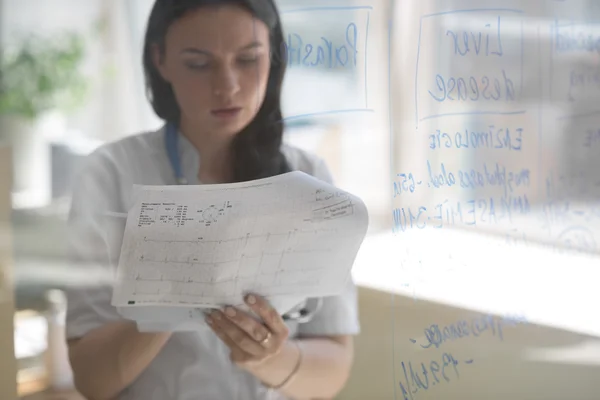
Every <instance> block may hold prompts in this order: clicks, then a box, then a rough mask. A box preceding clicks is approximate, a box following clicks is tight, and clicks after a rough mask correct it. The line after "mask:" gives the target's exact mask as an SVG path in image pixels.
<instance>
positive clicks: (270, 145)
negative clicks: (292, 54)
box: [143, 0, 290, 182]
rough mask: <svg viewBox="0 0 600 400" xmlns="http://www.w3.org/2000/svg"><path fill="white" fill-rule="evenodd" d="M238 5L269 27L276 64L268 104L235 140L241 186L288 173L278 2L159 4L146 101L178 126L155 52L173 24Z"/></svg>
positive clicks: (152, 24)
mask: <svg viewBox="0 0 600 400" xmlns="http://www.w3.org/2000/svg"><path fill="white" fill-rule="evenodd" d="M226 4H231V5H238V6H241V7H243V8H245V9H246V10H248V11H249V12H251V13H252V14H253V15H254V16H255V17H256V18H258V19H259V20H261V21H262V22H264V23H265V24H266V25H267V27H269V30H270V43H271V46H270V47H271V57H270V58H271V59H270V63H271V66H270V70H269V78H268V83H267V89H266V94H265V98H264V101H263V104H262V106H261V108H260V110H259V111H258V113H257V115H256V116H255V117H254V119H253V120H252V121H251V122H250V123H249V124H248V126H246V127H245V128H244V129H242V131H241V132H239V133H238V134H237V135H236V137H235V139H234V140H233V143H232V146H233V181H234V182H242V181H248V180H252V179H259V178H265V177H269V176H273V175H279V174H282V173H285V172H289V171H290V168H289V166H288V163H287V162H286V160H285V157H284V156H283V154H282V153H281V143H282V136H283V128H284V124H283V118H282V114H281V87H282V84H283V77H284V74H285V69H286V59H287V54H278V53H281V52H286V49H285V48H284V47H282V46H279V44H280V43H283V42H284V39H283V29H282V26H281V20H280V17H279V12H278V10H277V7H276V5H275V3H274V0H156V1H155V3H154V7H153V8H152V11H151V13H150V17H149V19H148V27H147V30H146V37H145V43H144V54H143V63H144V70H145V75H146V88H147V95H148V99H149V100H150V103H151V104H152V108H154V111H155V112H156V114H157V115H158V116H159V117H160V118H162V119H163V120H165V121H167V122H171V123H175V124H179V118H180V113H181V111H180V108H179V105H178V104H177V100H176V98H175V94H174V92H173V88H172V87H171V84H169V83H168V82H167V81H165V80H164V79H163V78H162V76H161V75H160V73H159V72H158V70H157V68H156V66H155V65H154V62H153V58H152V46H153V45H154V44H158V45H160V46H164V44H165V36H166V33H167V30H168V28H169V27H170V26H171V24H172V23H173V22H174V21H176V20H178V19H179V18H181V17H183V16H184V14H186V13H188V12H190V11H192V10H195V9H197V8H200V7H203V6H215V5H226Z"/></svg>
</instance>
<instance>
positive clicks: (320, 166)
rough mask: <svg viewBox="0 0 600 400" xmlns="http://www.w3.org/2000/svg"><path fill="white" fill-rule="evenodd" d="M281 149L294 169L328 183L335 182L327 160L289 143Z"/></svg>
mask: <svg viewBox="0 0 600 400" xmlns="http://www.w3.org/2000/svg"><path fill="white" fill-rule="evenodd" d="M281 151H282V153H283V155H284V156H285V158H286V160H287V162H288V164H289V166H290V168H291V169H292V170H294V171H302V172H304V173H307V174H309V175H312V176H314V177H315V178H317V179H320V180H322V181H325V182H327V183H332V182H333V179H332V176H331V172H330V171H329V168H328V167H327V164H326V162H325V160H324V159H323V158H322V157H320V156H318V155H317V154H315V153H312V152H310V151H308V150H304V149H301V148H299V147H296V146H293V145H290V144H287V143H284V144H283V145H282V146H281Z"/></svg>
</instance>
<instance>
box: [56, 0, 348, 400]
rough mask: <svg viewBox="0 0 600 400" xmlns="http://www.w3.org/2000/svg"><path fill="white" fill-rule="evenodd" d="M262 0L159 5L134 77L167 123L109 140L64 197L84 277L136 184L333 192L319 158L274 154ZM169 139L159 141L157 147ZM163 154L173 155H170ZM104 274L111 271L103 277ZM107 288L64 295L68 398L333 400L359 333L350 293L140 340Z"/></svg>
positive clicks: (102, 257)
mask: <svg viewBox="0 0 600 400" xmlns="http://www.w3.org/2000/svg"><path fill="white" fill-rule="evenodd" d="M282 43H283V33H282V27H281V22H280V19H279V16H278V12H277V9H276V7H275V5H274V3H273V0H237V1H235V0H229V1H227V0H222V1H219V0H157V1H156V3H155V5H154V8H153V10H152V12H151V15H150V19H149V22H148V30H147V34H146V41H145V48H144V67H145V70H146V77H147V83H148V89H149V94H150V100H151V102H152V105H153V107H154V110H155V111H156V113H157V114H158V116H159V117H161V118H162V119H163V120H164V121H165V122H166V125H165V127H163V128H162V129H160V130H158V131H156V132H148V133H142V134H138V135H134V136H130V137H127V138H125V139H122V140H119V141H117V142H114V143H110V144H107V145H105V146H103V147H101V148H100V149H98V150H97V151H95V152H94V153H93V154H92V155H90V156H89V157H88V159H87V162H86V165H85V167H84V168H83V169H82V171H80V173H79V178H78V180H77V184H76V187H75V191H74V195H73V203H72V210H71V214H70V221H71V228H72V230H71V232H72V234H71V236H70V242H71V248H72V250H73V255H74V257H75V260H76V261H77V262H78V264H80V265H85V267H86V268H92V267H97V268H104V271H105V272H106V273H107V274H108V275H110V274H112V271H114V268H115V265H116V264H117V262H118V257H119V251H120V245H121V241H122V235H123V223H122V222H119V223H118V224H117V225H118V226H117V227H115V221H116V220H115V219H114V218H113V219H112V220H111V218H110V217H107V215H109V214H111V213H124V212H127V210H128V209H129V207H130V206H131V205H132V199H131V191H132V185H133V184H147V185H169V184H177V183H184V182H185V181H187V183H190V184H200V183H225V182H235V181H247V180H252V179H256V178H261V177H267V176H273V175H277V174H281V173H285V172H287V171H290V170H301V171H304V172H306V173H309V174H312V175H313V176H315V177H317V178H319V179H322V180H324V181H329V182H331V177H330V174H329V172H328V170H327V168H326V166H325V164H324V163H323V161H322V160H321V159H319V158H317V157H315V156H313V155H311V154H309V153H306V152H304V151H301V150H299V149H297V148H293V147H289V146H285V145H282V132H283V126H282V122H281V110H280V95H281V86H282V80H283V75H284V70H285V59H286V54H285V46H281V44H282ZM168 138H170V139H168ZM169 146H171V147H170V149H171V151H168V150H167V147H169ZM111 276H112V275H111ZM111 294H112V289H111V283H110V282H106V283H105V284H104V283H102V284H97V285H95V286H93V287H89V286H87V287H78V288H76V289H72V290H69V292H68V297H69V308H68V313H67V336H68V340H69V355H70V361H71V365H72V368H73V371H74V378H75V384H76V387H77V388H78V390H79V391H80V392H81V393H82V394H84V395H85V396H86V397H88V398H89V399H93V400H103V399H113V398H117V399H136V400H138V399H139V400H150V399H157V400H158V399H160V400H188V399H189V400H192V399H194V400H213V399H214V400H217V399H218V400H223V399H248V400H250V399H267V398H281V399H283V398H296V399H314V398H332V397H334V396H335V395H336V393H338V392H339V391H340V390H341V389H342V387H343V386H344V384H345V382H346V380H347V378H348V374H349V370H350V367H351V364H352V359H353V347H352V346H353V344H352V335H355V334H357V333H358V331H359V324H358V317H357V305H356V289H355V287H354V285H352V284H349V286H348V288H347V291H346V292H345V293H344V294H343V295H341V296H334V297H326V298H323V299H321V302H320V304H321V307H320V308H319V310H318V312H316V313H315V314H314V315H313V317H312V319H310V320H308V319H305V320H303V319H293V318H292V319H290V320H285V321H284V318H282V316H280V315H278V314H277V313H276V312H275V311H274V310H273V309H272V308H271V307H270V305H269V304H268V303H267V302H266V301H265V300H264V299H262V298H261V297H260V296H258V295H253V296H249V297H248V298H247V303H248V305H250V307H251V308H252V309H253V310H254V311H255V312H256V313H258V314H259V315H261V316H262V317H263V320H264V321H265V322H264V324H262V323H258V322H256V321H255V320H254V319H251V318H250V317H249V316H247V315H246V314H244V313H243V312H242V311H240V310H234V309H230V308H228V309H224V310H220V311H216V312H214V313H213V314H211V315H210V317H208V318H207V321H206V326H205V329H199V330H198V331H194V332H174V333H171V332H160V333H146V332H144V333H142V332H139V331H138V329H137V326H136V324H135V323H133V322H131V321H128V320H125V319H124V318H122V317H121V316H120V315H119V314H118V313H117V312H116V310H115V308H114V307H112V306H111V305H110V299H111Z"/></svg>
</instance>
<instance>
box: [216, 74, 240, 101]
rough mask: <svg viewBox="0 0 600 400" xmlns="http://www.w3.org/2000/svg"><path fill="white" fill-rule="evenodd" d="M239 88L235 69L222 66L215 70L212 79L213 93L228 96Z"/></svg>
mask: <svg viewBox="0 0 600 400" xmlns="http://www.w3.org/2000/svg"><path fill="white" fill-rule="evenodd" d="M239 90H240V82H239V76H238V73H237V71H235V69H233V68H229V67H223V68H220V69H219V70H218V71H216V74H215V77H214V79H213V91H214V94H215V95H217V96H221V97H230V96H233V95H234V94H236V93H237V92H238V91H239Z"/></svg>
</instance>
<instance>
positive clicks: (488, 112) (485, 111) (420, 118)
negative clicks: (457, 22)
mask: <svg viewBox="0 0 600 400" xmlns="http://www.w3.org/2000/svg"><path fill="white" fill-rule="evenodd" d="M478 12H479V13H494V14H496V15H498V37H501V35H500V26H501V25H500V24H501V22H500V15H501V14H522V13H523V11H522V10H517V9H510V8H480V9H464V10H451V11H445V12H438V13H433V14H426V15H423V16H421V18H420V24H419V37H418V44H417V60H416V68H415V122H416V125H417V128H418V126H419V122H420V121H424V120H428V119H437V118H444V117H450V116H457V115H520V114H525V111H524V110H518V109H514V110H510V111H506V110H505V107H503V108H502V110H500V109H498V108H495V107H490V108H489V109H481V107H477V110H468V111H458V112H457V111H455V110H442V111H448V112H440V113H435V114H430V115H421V114H420V110H419V105H420V104H419V72H420V71H419V65H420V62H421V61H422V55H421V48H422V42H421V41H422V34H423V24H424V22H427V21H430V20H433V19H435V18H438V17H442V16H448V15H459V14H469V13H478ZM471 20H472V18H471ZM485 26H486V27H489V26H490V25H489V24H488V25H485ZM522 26H523V25H522V22H521V29H520V38H519V40H518V42H519V43H520V47H521V48H520V49H519V52H518V58H519V61H520V70H519V71H518V75H519V77H518V78H519V80H518V85H519V87H520V88H521V90H522V85H523V63H524V39H523V28H522ZM449 32H450V34H449ZM463 34H464V35H467V36H468V37H463V36H461V37H458V35H457V34H454V33H452V32H451V31H448V32H447V33H446V36H450V38H452V37H453V38H454V40H455V46H456V48H455V51H458V52H459V54H460V55H463V56H464V55H466V54H467V53H468V52H469V51H470V50H473V51H475V52H476V53H477V55H479V52H483V51H487V52H489V37H488V38H486V41H484V42H483V43H482V34H481V32H479V33H477V34H476V33H474V32H470V34H469V33H467V32H466V31H465V32H464V33H463ZM475 35H477V36H475ZM470 38H472V40H473V42H474V43H476V40H477V39H478V43H479V47H477V44H475V46H474V48H473V49H469V48H468V47H466V48H465V47H463V48H462V49H460V43H461V41H467V40H470ZM457 40H458V41H457ZM463 45H464V43H463ZM486 45H487V46H488V48H486V49H483V48H484V47H485V46H486ZM467 46H468V45H467ZM495 51H496V55H499V56H502V55H503V53H502V54H500V53H497V52H498V50H497V49H496V50H495ZM499 51H500V52H502V50H499ZM462 52H464V54H462ZM493 52H494V50H492V53H493ZM431 53H433V52H431ZM486 55H489V54H486ZM439 77H440V75H439V74H438V75H437V76H436V80H435V81H434V85H433V86H435V84H436V83H437V87H438V89H439V90H443V91H444V95H447V92H448V90H447V87H446V82H442V83H443V85H442V83H440V81H439V79H438V78H439ZM453 79H454V78H450V80H448V82H451V81H452V80H453ZM461 79H462V78H461ZM473 79H475V81H473ZM486 79H487V80H488V81H487V83H486ZM489 79H490V78H489V77H487V76H484V77H483V78H482V79H481V82H478V81H477V80H476V78H474V77H473V76H471V77H468V76H467V77H466V79H462V81H463V83H464V84H465V85H464V87H465V88H466V89H465V91H467V90H469V89H470V90H471V92H472V94H476V96H477V100H478V99H479V94H480V92H479V85H482V87H483V86H485V85H487V87H489ZM504 80H505V81H507V82H508V81H510V83H511V84H512V85H513V86H512V87H513V92H512V95H513V97H514V95H515V93H514V92H515V91H516V89H515V88H514V82H513V80H512V79H511V78H508V79H507V77H506V75H504ZM466 82H468V83H466ZM473 82H475V84H473ZM456 84H457V83H456V81H454V85H455V86H454V88H456ZM459 84H460V82H459ZM433 86H432V87H433ZM469 86H470V87H469ZM506 86H507V88H508V87H509V85H508V83H506ZM459 87H460V85H459ZM426 90H427V89H426ZM507 92H508V89H507ZM458 93H459V95H460V89H458ZM429 94H430V95H431V96H432V97H433V98H434V100H435V101H438V102H440V103H441V102H442V101H443V100H442V101H440V99H441V98H440V97H436V96H434V95H433V94H431V91H430V92H429ZM483 96H485V92H484V93H483ZM486 99H487V100H489V99H488V98H486ZM494 99H495V98H494ZM515 104H518V102H517V101H515Z"/></svg>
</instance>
